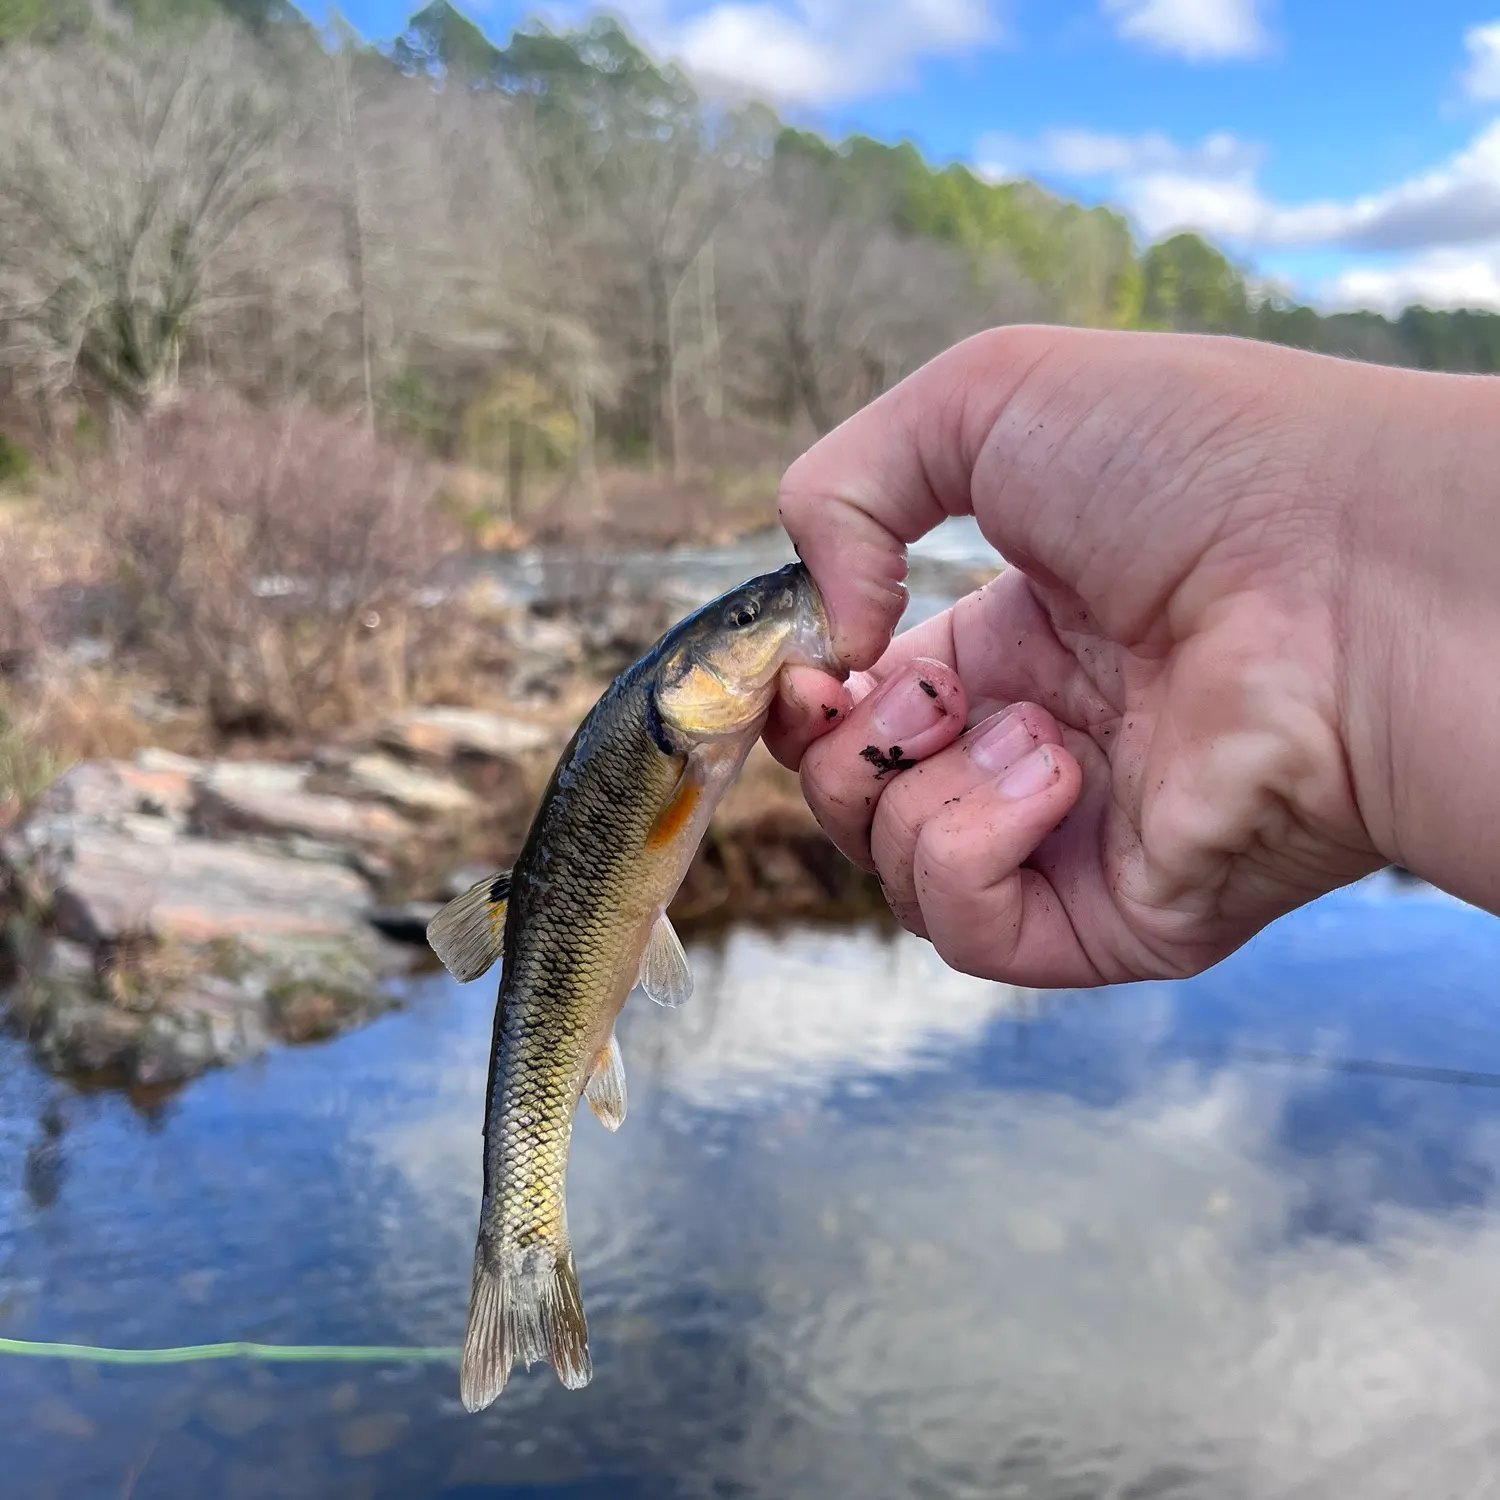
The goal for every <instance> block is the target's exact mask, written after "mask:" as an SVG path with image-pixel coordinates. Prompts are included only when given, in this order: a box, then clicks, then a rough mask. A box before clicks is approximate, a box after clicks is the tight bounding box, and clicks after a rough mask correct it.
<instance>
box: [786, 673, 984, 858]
mask: <svg viewBox="0 0 1500 1500" xmlns="http://www.w3.org/2000/svg"><path fill="white" fill-rule="evenodd" d="M967 708H968V700H967V698H966V696H965V694H964V688H963V684H962V683H961V682H960V681H959V680H958V676H957V674H956V673H955V672H954V671H953V669H952V668H951V667H948V666H945V665H944V664H943V663H942V662H935V661H915V662H911V663H909V664H908V665H907V666H906V667H904V668H903V669H902V670H901V671H899V672H897V673H896V674H895V675H894V676H892V677H891V678H889V679H888V680H887V681H886V682H884V683H882V684H881V685H880V686H879V687H877V688H876V689H875V690H874V691H873V692H871V693H870V694H869V695H868V696H867V697H865V698H863V699H861V700H860V701H859V702H858V703H857V704H856V705H855V706H854V707H853V709H851V710H850V712H849V714H848V716H847V718H846V720H845V721H844V722H843V723H841V724H839V725H838V726H837V728H835V729H833V730H832V731H831V732H830V733H828V734H825V735H824V736H823V737H822V738H821V739H819V740H816V741H815V742H814V743H813V744H812V746H811V747H810V748H809V750H808V752H807V754H806V755H805V756H804V757H803V760H802V794H803V796H804V797H806V798H807V805H808V806H809V807H810V808H811V809H812V810H813V815H814V816H815V817H816V818H817V820H818V822H819V823H820V824H821V825H822V827H823V831H824V832H825V833H827V835H828V837H829V838H830V839H832V840H833V842H834V843H835V844H836V845H837V846H838V847H839V848H840V849H841V850H843V852H844V853H845V854H846V855H847V856H848V857H849V858H850V859H852V860H853V861H854V863H855V864H857V865H859V866H860V868H861V869H865V870H868V869H870V868H872V866H871V862H870V824H871V822H872V821H873V820H874V817H875V805H876V803H877V802H878V801H879V800H880V796H881V794H882V793H883V792H884V791H885V790H886V788H887V786H889V785H891V784H892V782H893V778H896V777H897V775H898V773H899V772H901V771H903V770H907V769H909V768H910V767H911V766H913V765H915V764H916V763H917V762H919V761H922V760H925V759H926V758H927V757H928V756H929V755H934V754H936V753H937V752H938V751H939V750H942V749H944V748H945V747H946V746H948V745H950V744H952V743H953V741H954V740H955V739H957V738H958V736H959V735H960V734H961V733H962V732H963V727H964V715H965V713H966V712H967Z"/></svg>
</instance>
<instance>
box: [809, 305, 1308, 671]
mask: <svg viewBox="0 0 1500 1500" xmlns="http://www.w3.org/2000/svg"><path fill="white" fill-rule="evenodd" d="M1313 358H1314V356H1310V355H1304V354H1301V353H1299V352H1297V351H1293V350H1286V349H1273V348H1272V347H1271V346H1268V345H1255V344H1249V343H1243V342H1241V341H1238V340H1233V339H1222V338H1209V337H1202V336H1195V335H1186V334H1160V333H1118V332H1105V331H1099V330H1093V329H1077V328H1019V327H1018V328H1000V329H993V330H991V331H990V332H988V333H982V334H978V335H976V336H975V337H973V338H970V339H966V340H965V341H964V342H963V343H961V344H957V345H955V346H954V347H953V348H952V349H949V350H948V351H947V352H946V353H944V354H941V355H939V356H938V357H937V358H936V359H934V360H932V361H931V362H930V363H928V364H926V365H924V366H923V367H922V368H921V369H920V370H918V371H916V372H915V374H912V375H910V376H908V377H907V378H906V379H905V380H903V381H902V382H901V383H900V384H899V385H897V386H895V387H893V388H892V389H891V390H889V391H887V392H886V394H885V395H883V396H881V397H880V398H879V399H878V400H876V401H874V402H872V403H871V404H870V405H869V406H867V407H865V408H864V409H863V410H861V411H859V412H857V413H855V415H854V416H852V417H850V418H849V420H848V421H847V422H845V423H844V424H843V425H842V426H841V427H838V428H836V429H835V430H834V431H833V432H831V433H829V435H828V436H827V437H825V438H824V439H822V441H821V442H819V443H817V444H816V445H815V446H813V447H812V448H810V449H809V450H808V451H807V452H806V453H805V454H803V456H802V457H801V458H799V459H798V460H797V461H796V462H795V463H794V464H793V465H792V466H791V468H789V469H788V470H787V471H786V474H785V476H784V477H783V479H782V482H781V496H780V504H781V519H782V524H783V525H784V526H785V527H786V529H787V531H788V533H789V534H790V535H791V538H792V540H793V542H794V543H795V544H796V546H797V550H798V553H799V554H800V556H801V557H802V560H803V561H804V562H805V563H806V564H807V566H808V569H809V570H810V571H811V573H812V575H813V577H814V578H815V579H816V580H817V583H818V586H819V588H820V589H821V590H822V593H823V597H824V600H825V601H826V603H827V605H828V611H829V615H830V621H831V624H832V627H833V635H834V646H835V649H836V651H837V652H838V655H839V658H840V660H841V661H842V662H843V664H844V665H845V666H846V667H848V668H850V669H851V670H854V671H859V670H863V669H864V668H866V667H868V666H869V665H870V664H871V663H872V662H874V661H875V660H876V659H877V658H878V657H879V655H880V653H881V652H882V651H883V650H884V649H885V647H886V645H887V644H888V643H889V641H890V638H891V635H892V633H893V631H894V630H895V627H896V623H897V621H898V620H899V619H900V617H901V613H902V611H903V610H904V609H905V607H906V589H905V586H904V580H905V578H906V548H907V546H908V544H910V543H911V542H914V541H916V540H917V538H918V537H920V536H923V535H925V534H926V533H927V532H929V531H931V530H932V529H933V528H934V527H935V526H937V525H938V524H939V523H941V522H942V521H944V520H946V519H947V518H948V517H949V516H955V515H966V514H972V515H974V516H976V517H977V519H978V521H979V525H980V529H981V530H982V531H983V532H984V535H985V536H986V537H987V538H988V539H989V541H990V542H991V544H992V545H994V546H995V547H996V548H997V549H998V550H999V551H1000V552H1001V553H1002V554H1003V556H1004V557H1005V559H1006V561H1007V562H1010V563H1012V564H1013V565H1015V566H1016V567H1017V568H1019V569H1020V570H1021V571H1022V572H1024V573H1026V574H1028V575H1029V576H1030V577H1031V578H1032V579H1033V580H1034V581H1036V582H1039V583H1061V584H1063V585H1065V586H1067V587H1069V588H1077V587H1078V586H1079V584H1080V582H1081V580H1082V579H1083V576H1084V574H1085V573H1086V572H1087V570H1088V561H1089V558H1090V556H1091V555H1092V554H1093V552H1094V551H1095V550H1096V549H1097V547H1098V545H1099V544H1100V542H1101V540H1102V539H1113V540H1112V543H1111V545H1112V546H1113V547H1115V549H1116V550H1119V549H1123V548H1127V547H1128V549H1129V550H1130V551H1131V552H1133V553H1134V555H1135V557H1136V560H1137V561H1138V562H1146V563H1150V562H1151V561H1152V559H1153V558H1154V557H1156V556H1157V555H1158V554H1160V553H1162V551H1163V549H1162V548H1161V546H1160V544H1159V539H1160V534H1161V528H1162V526H1163V524H1164V522H1163V519H1162V513H1161V512H1162V507H1161V505H1160V503H1159V501H1160V499H1161V496H1162V492H1163V490H1164V489H1165V490H1169V491H1171V492H1173V493H1174V494H1175V492H1177V491H1181V490H1184V489H1187V488H1191V487H1192V485H1193V484H1194V483H1195V482H1196V479H1197V478H1198V477H1199V476H1200V475H1201V473H1202V471H1203V470H1204V469H1205V467H1207V466H1208V465H1207V460H1206V458H1205V456H1204V455H1205V448H1206V447H1208V448H1215V445H1217V447H1216V448H1215V451H1217V448H1222V449H1226V450H1227V451H1228V453H1229V454H1230V456H1231V457H1233V455H1234V452H1235V447H1236V445H1235V443H1234V442H1232V441H1230V439H1229V438H1228V437H1227V436H1226V435H1225V434H1226V431H1227V429H1228V428H1229V427H1230V426H1231V425H1233V423H1234V418H1235V417H1236V416H1237V415H1240V416H1242V415H1243V414H1245V413H1246V412H1248V411H1249V410H1250V409H1251V408H1253V407H1254V406H1255V405H1256V404H1257V402H1258V400H1259V398H1261V397H1263V396H1265V395H1267V394H1268V393H1272V394H1273V395H1274V393H1275V392H1277V391H1278V390H1280V389H1282V387H1283V386H1285V384H1286V382H1287V377H1288V374H1289V372H1290V369H1292V368H1296V369H1302V368H1304V365H1305V362H1306V361H1308V360H1311V359H1313ZM1297 361H1302V362H1304V365H1297V364H1296V362H1297ZM1240 446H1244V445H1243V444H1240ZM1145 502H1151V503H1145ZM1215 522H1216V513H1215V511H1214V510H1213V508H1212V507H1210V506H1206V505H1197V506H1193V505H1188V506H1184V507H1181V510H1180V514H1178V515H1176V516H1175V517H1174V519H1173V524H1174V525H1175V526H1178V527H1185V528H1186V529H1187V530H1189V531H1194V530H1196V531H1199V532H1202V533H1203V534H1204V536H1205V537H1206V536H1207V535H1209V534H1211V531H1212V528H1213V526H1214V524H1215ZM1153 537H1155V538H1157V545H1156V546H1155V547H1154V548H1153V546H1152V540H1153ZM1189 540H1191V539H1189ZM1184 545H1185V544H1184ZM1168 550H1172V551H1173V555H1174V556H1175V555H1176V554H1177V552H1180V551H1182V550H1183V548H1182V547H1178V548H1175V549H1168Z"/></svg>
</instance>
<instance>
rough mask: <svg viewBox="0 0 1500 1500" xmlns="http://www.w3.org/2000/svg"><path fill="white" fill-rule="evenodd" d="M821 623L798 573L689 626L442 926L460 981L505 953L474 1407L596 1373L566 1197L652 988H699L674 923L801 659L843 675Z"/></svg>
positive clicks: (438, 937) (435, 936)
mask: <svg viewBox="0 0 1500 1500" xmlns="http://www.w3.org/2000/svg"><path fill="white" fill-rule="evenodd" d="M830 653H831V648H830V646H829V641H828V631H827V619H826V615H825V614H824V611H823V606H822V602H821V600H820V599H819V598H818V594H817V589H816V586H815V585H814V584H813V582H812V579H811V577H810V576H809V575H808V574H807V572H806V569H804V568H803V567H802V566H801V564H793V565H792V566H791V567H788V568H783V569H781V570H780V571H779V572H777V573H772V574H767V575H766V576H764V577H762V578H758V579H752V580H750V581H749V582H748V583H746V584H743V585H741V586H740V588H738V589H736V590H732V591H731V592H730V593H729V594H726V595H725V596H723V597H722V598H721V599H718V600H715V601H713V602H712V603H710V604H708V605H705V606H704V607H703V609H701V610H699V611H698V612H697V613H695V614H694V615H692V616H690V617H689V618H688V619H687V620H685V621H682V622H680V623H679V624H678V625H677V626H675V627H673V629H672V630H670V631H668V632H667V634H666V635H665V636H664V637H663V638H662V639H661V640H660V641H659V642H658V643H657V644H656V646H655V647H653V648H652V650H651V651H649V652H648V653H647V654H646V655H645V656H644V657H642V658H641V660H640V661H638V662H636V663H635V664H634V665H633V666H631V667H630V668H628V669H627V670H626V671H625V672H623V673H622V674H621V675H620V676H619V677H617V678H616V679H615V681H614V682H613V683H611V684H610V686H609V688H608V689H606V691H605V692H604V694H603V695H602V696H601V698H600V699H599V701H598V703H597V704H595V706H594V708H593V709H592V710H591V711H590V713H589V715H588V717H587V718H586V719H585V720H584V722H583V724H582V725H581V726H580V727H579V730H578V732H577V733H576V734H575V735H574V736H573V738H572V740H571V741H570V742H569V744H568V746H567V748H566V749H565V750H564V751H563V753H562V755H561V757H560V758H559V760H558V763H557V766H556V768H555V769H554V771H553V773H552V778H551V780H550V782H549V783H548V786H547V789H546V791H545V792H544V793H543V796H542V801H541V804H540V806H539V808H538V810H537V814H536V816H535V818H534V819H533V822H532V826H531V829H530V831H529V833H528V835H527V838H526V843H525V846H524V847H523V848H522V851H521V854H520V857H519V858H518V859H517V861H516V865H515V868H514V869H513V870H511V871H510V872H508V873H506V872H501V873H500V874H497V875H493V876H488V877H486V879H485V880H483V881H481V882H479V883H478V884H477V885H475V886H474V887H473V888H472V889H471V890H470V891H468V892H466V893H465V894H464V895H463V896H460V897H459V898H457V899H456V900H455V901H453V902H450V903H449V906H448V907H446V908H444V910H443V912H440V913H439V915H438V916H437V917H436V918H434V919H433V922H432V923H431V924H430V925H429V928H428V936H429V940H430V941H431V942H432V945H433V948H434V949H435V950H436V951H437V953H438V954H439V956H440V957H441V958H442V959H443V962H444V963H445V964H447V965H448V967H449V969H450V970H451V971H452V972H453V973H454V974H455V976H456V977H458V978H460V979H463V980H468V979H473V978H477V977H478V976H479V975H480V974H482V973H484V972H485V970H486V969H488V968H489V966H490V965H491V964H492V963H493V962H494V961H495V959H496V958H497V957H498V956H501V955H502V954H503V958H504V966H503V970H502V975H501V980H500V986H499V993H498V996H497V999H496V1011H495V1027H494V1034H493V1041H492V1045H491V1055H490V1074H489V1087H488V1091H487V1095H486V1099H485V1131H484V1141H485V1149H484V1195H483V1201H482V1204H481V1208H480V1216H479V1234H478V1237H477V1243H476V1246H475V1255H474V1280H473V1287H472V1291H471V1294H470V1305H469V1327H468V1332H467V1335H466V1337H465V1346H464V1358H463V1365H462V1371H461V1394H462V1396H463V1400H464V1404H465V1405H466V1406H467V1407H468V1408H469V1409H470V1410H477V1409H479V1408H480V1407H483V1406H487V1405H489V1403H490V1402H491V1401H493V1400H494V1399H495V1397H496V1396H498V1395H499V1393H500V1391H501V1390H502V1389H503V1388H504V1386H505V1383H506V1380H507V1378H508V1376H509V1373H510V1370H511V1368H512V1366H513V1364H514V1363H515V1362H516V1361H517V1360H521V1361H524V1362H525V1363H527V1364H530V1363H531V1362H532V1361H533V1360H535V1359H543V1360H546V1361H548V1362H549V1363H551V1364H552V1365H553V1367H554V1368H555V1369H556V1371H557V1374H558V1377H559V1378H560V1379H561V1380H562V1381H563V1383H564V1384H565V1385H567V1386H569V1387H570V1388H576V1387H578V1386H581V1385H585V1384H587V1383H588V1381H589V1379H590V1378H591V1374H592V1366H591V1364H590V1360H589V1354H588V1336H587V1328H586V1324H585V1320H584V1313H583V1304H582V1299H581V1297H580V1294H579V1289H578V1280H577V1275H576V1272H575V1269H574V1264H573V1252H572V1246H571V1243H570V1241H569V1238H568V1227H567V1209H566V1201H565V1188H566V1181H567V1168H568V1151H569V1146H570V1144H571V1141H572V1132H573V1120H574V1116H575V1114H576V1112H577V1105H578V1100H579V1097H580V1095H581V1094H584V1093H585V1092H586V1093H587V1097H588V1099H589V1102H590V1104H591V1105H592V1106H593V1107H594V1111H595V1113H596V1114H598V1116H599V1118H600V1119H601V1120H603V1121H604V1123H605V1124H606V1125H608V1126H609V1128H610V1129H615V1128H617V1126H618V1125H619V1124H620V1123H621V1122H622V1121H623V1119H624V1112H625V1094H624V1072H623V1067H622V1065H621V1063H620V1059H619V1052H618V1046H617V1044H616V1043H615V1041H614V1023H615V1018H616V1016H617V1015H618V1013H619V1010H620V1007H621V1006H622V1005H623V1004H624V1003H625V999H626V997H627V995H628V994H629V993H630V990H631V989H632V988H633V987H634V985H635V984H636V982H637V979H640V981H641V983H642V985H643V987H644V988H645V989H646V991H647V992H648V993H649V994H651V996H652V998H653V999H657V1000H660V1001H662V1003H665V1004H675V1003H677V1002H678V1000H680V999H683V998H686V995H687V993H688V991H689V990H690V988H691V977H690V975H689V974H688V972H687V968H686V959H685V956H684V955H683V953H682V949H681V945H680V944H678V942H677V939H676V937H675V935H674V934H673V933H672V931H671V927H670V924H669V923H668V922H667V921H666V917H665V911H666V907H667V904H668V903H669V902H670V900H671V898H672V896H673V895H674V894H675V892H676V890H677V887H678V886H679V885H680V883H681V881H682V878H683V876H684V875H685V874H686V872H687V868H688V864H689V862H690V861H691V859H692V857H693V854H694V852H695V851H696V849H697V847H698V844H699V842H700V841H701V839H702V837H703V834H704V832H705V830H706V828H707V823H708V819H709V817H710V815H711V814H712V812H713V809H714V807H715V805H716V804H717V802H718V800H719V798H720V797H722V795H723V793H724V792H725V791H726V790H727V788H728V787H729V785H730V784H731V782H732V781H733V779H734V777H735V775H736V774H737V773H738V771H739V768H740V766H741V765H742V764H743V762H744V758H745V755H746V754H747V753H748V752H749V749H750V746H751V745H752V744H753V743H754V741H755V739H756V738H757V737H758V735H759V733H760V729H761V727H762V725H763V724H764V722H765V717H766V714H767V713H768V712H769V709H770V705H771V700H772V698H773V697H774V695H775V683H776V678H777V674H778V673H779V671H780V668H781V667H782V665H784V664H785V663H787V662H789V661H794V660H795V661H801V662H804V663H807V664H809V665H819V666H824V667H827V666H829V665H830V662H829V656H830Z"/></svg>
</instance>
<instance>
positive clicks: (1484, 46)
mask: <svg viewBox="0 0 1500 1500" xmlns="http://www.w3.org/2000/svg"><path fill="white" fill-rule="evenodd" d="M1464 47H1465V49H1466V50H1467V52H1468V54H1469V66H1468V69H1467V71H1466V72H1465V73H1464V88H1465V90H1466V91H1467V92H1468V95H1469V97H1470V98H1471V99H1481V100H1488V99H1500V21H1491V22H1490V23H1489V25H1488V26H1474V27H1471V28H1470V29H1469V30H1468V31H1466V32H1465V33H1464Z"/></svg>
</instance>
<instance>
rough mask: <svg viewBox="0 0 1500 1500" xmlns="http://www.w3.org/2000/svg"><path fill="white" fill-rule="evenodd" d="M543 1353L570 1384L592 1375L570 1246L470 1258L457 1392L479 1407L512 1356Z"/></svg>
mask: <svg viewBox="0 0 1500 1500" xmlns="http://www.w3.org/2000/svg"><path fill="white" fill-rule="evenodd" d="M517 1360H520V1361H521V1362H522V1363H524V1364H525V1365H527V1366H528V1367H530V1366H531V1365H532V1364H533V1363H535V1362H536V1361H538V1360H545V1361H546V1363H548V1364H549V1365H551V1366H552V1368H553V1369H554V1370H556V1371H557V1378H558V1379H559V1380H560V1381H562V1383H563V1384H564V1385H565V1386H566V1387H567V1388H568V1389H569V1390H570V1391H577V1390H581V1389H582V1388H583V1387H584V1386H586V1385H587V1384H588V1383H589V1380H590V1379H591V1378H592V1375H593V1366H592V1364H591V1363H590V1361H589V1331H588V1324H587V1322H586V1321H585V1319H584V1316H583V1298H582V1296H581V1295H580V1294H579V1291H578V1273H577V1271H576V1270H575V1269H574V1266H573V1249H572V1246H570V1245H564V1246H563V1247H562V1248H561V1249H560V1250H558V1251H557V1252H556V1253H555V1255H547V1254H545V1253H544V1254H541V1255H537V1254H536V1253H535V1252H531V1253H529V1254H528V1255H526V1256H525V1257H524V1259H522V1260H520V1261H512V1260H510V1259H509V1258H502V1260H501V1263H500V1264H499V1265H498V1266H495V1265H490V1264H488V1263H487V1258H486V1257H485V1255H484V1252H483V1250H482V1249H481V1251H480V1253H479V1255H477V1256H476V1257H475V1260H474V1285H473V1290H472V1292H471V1293H470V1297H469V1327H468V1331H467V1332H466V1333H465V1335H464V1353H463V1363H462V1365H461V1367H460V1371H459V1394H460V1396H461V1397H462V1399H463V1403H464V1406H465V1408H466V1409H467V1410H469V1411H482V1410H483V1409H484V1408H485V1407H486V1406H488V1405H489V1404H490V1403H491V1402H492V1401H494V1400H495V1398H496V1397H497V1396H498V1395H499V1394H500V1392H501V1391H503V1390H504V1389H505V1382H506V1381H507V1380H508V1379H509V1378H510V1372H511V1369H512V1367H513V1366H514V1365H515V1363H516V1361H517Z"/></svg>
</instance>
